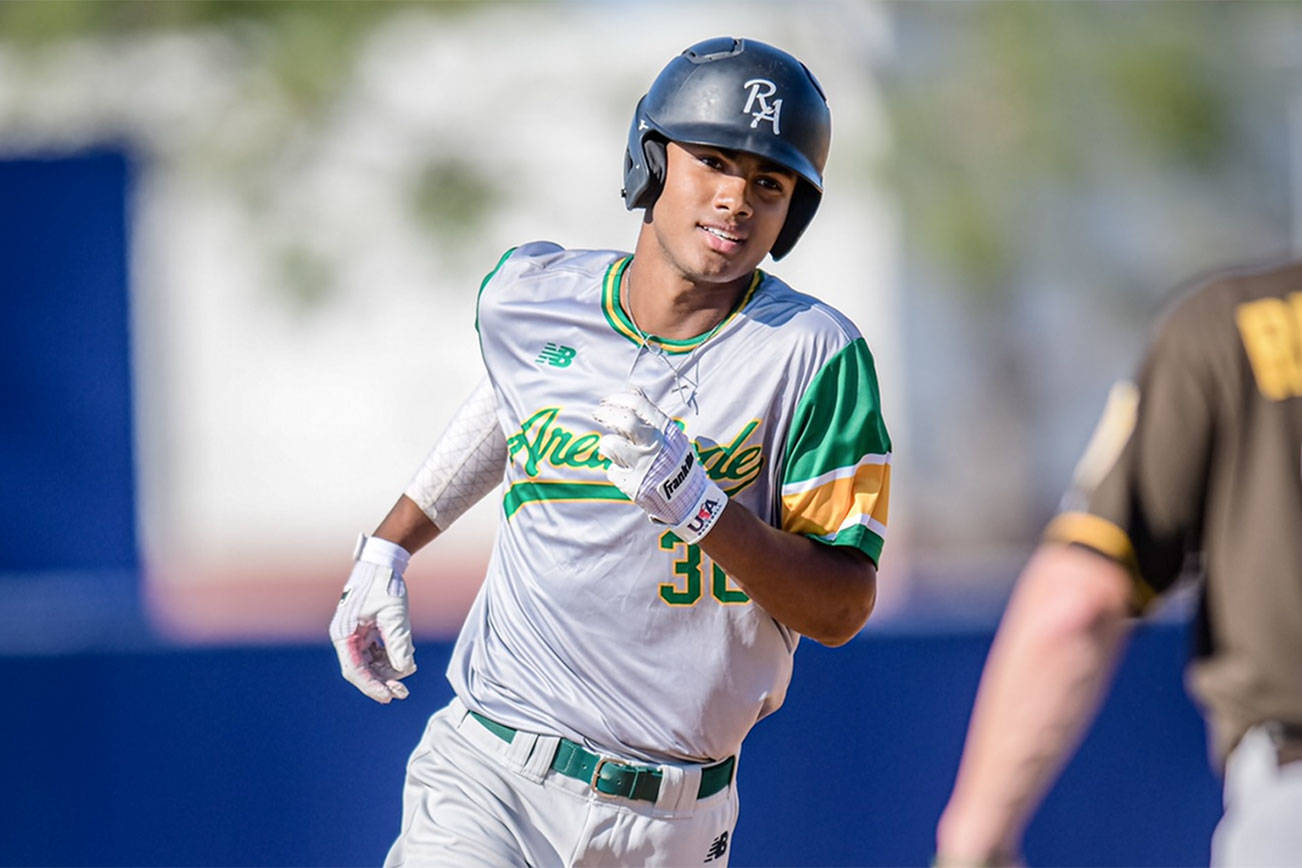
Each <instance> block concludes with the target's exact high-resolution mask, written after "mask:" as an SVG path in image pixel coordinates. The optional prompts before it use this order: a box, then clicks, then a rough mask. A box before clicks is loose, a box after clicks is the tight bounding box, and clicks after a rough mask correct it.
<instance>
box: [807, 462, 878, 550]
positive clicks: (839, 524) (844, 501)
mask: <svg viewBox="0 0 1302 868" xmlns="http://www.w3.org/2000/svg"><path fill="white" fill-rule="evenodd" d="M869 457H873V456H869ZM878 457H880V456H878ZM888 462H889V458H888V460H887V461H884V462H869V461H868V460H867V459H864V460H863V461H861V462H860V463H859V465H858V466H857V467H856V468H854V473H853V475H844V476H836V475H835V473H836V472H835V471H834V472H833V473H832V474H824V477H826V476H831V477H832V478H831V479H828V480H827V481H826V482H823V483H821V484H819V485H816V486H814V487H813V488H807V489H805V488H803V483H797V484H794V485H788V486H783V489H782V491H783V494H782V529H783V530H785V531H790V532H791V533H800V534H811V535H813V536H817V537H821V538H824V539H831V538H833V537H835V536H836V535H837V534H838V533H839V532H841V531H842V530H844V529H846V528H848V527H853V526H856V525H864V526H865V527H867V528H869V529H870V530H872V531H873V532H874V533H876V534H877V535H878V536H880V537H883V538H884V537H885V535H886V517H887V513H888V512H889V510H890V499H891V465H890V464H889V463H888ZM820 478H823V477H820ZM788 492H790V493H788Z"/></svg>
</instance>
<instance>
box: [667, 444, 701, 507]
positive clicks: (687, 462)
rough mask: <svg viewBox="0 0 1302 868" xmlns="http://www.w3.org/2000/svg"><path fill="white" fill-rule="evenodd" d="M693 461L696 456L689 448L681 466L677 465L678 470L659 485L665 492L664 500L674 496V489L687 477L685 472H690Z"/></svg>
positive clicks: (694, 461)
mask: <svg viewBox="0 0 1302 868" xmlns="http://www.w3.org/2000/svg"><path fill="white" fill-rule="evenodd" d="M695 463H696V456H695V455H694V454H693V453H692V451H691V450H690V449H689V450H687V457H686V458H684V459H683V466H682V467H679V468H678V472H677V473H675V474H674V475H673V476H671V477H670V478H668V479H666V480H665V482H664V485H662V486H660V488H661V489H662V490H663V491H664V493H665V500H669V499H670V498H672V497H673V496H674V491H676V490H677V488H678V486H680V485H682V484H683V481H684V480H685V479H687V474H688V473H690V472H691V470H692V465H693V464H695Z"/></svg>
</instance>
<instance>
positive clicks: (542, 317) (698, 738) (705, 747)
mask: <svg viewBox="0 0 1302 868" xmlns="http://www.w3.org/2000/svg"><path fill="white" fill-rule="evenodd" d="M629 261H630V257H629V256H628V255H627V254H624V253H619V252H615V251H567V250H564V249H562V248H560V247H558V246H556V245H554V244H550V243H545V242H537V243H533V244H529V245H525V246H522V247H520V248H516V249H514V250H512V251H508V253H507V254H506V255H505V256H503V257H502V260H501V261H500V262H499V263H498V266H497V268H496V269H495V270H494V271H493V272H492V273H491V274H490V275H489V276H488V277H487V278H485V280H484V283H483V284H482V286H481V288H480V297H479V304H478V312H477V322H476V327H477V329H478V331H479V338H480V345H481V348H482V352H483V357H484V362H485V364H486V367H487V369H488V374H489V378H490V379H491V381H492V384H493V388H494V391H495V393H496V397H497V406H498V417H499V421H500V424H501V426H502V430H503V432H504V434H505V437H506V441H507V450H508V453H509V454H508V463H507V469H506V475H505V479H504V496H503V503H502V515H501V521H500V526H499V529H498V534H497V538H496V542H495V544H494V549H493V554H492V558H491V561H490V563H489V567H488V574H487V577H486V578H485V581H484V584H483V587H482V588H481V590H480V592H479V595H478V597H477V598H476V600H475V603H474V606H473V607H472V609H471V611H470V613H469V615H468V617H467V620H466V624H465V626H464V628H463V629H462V632H461V635H460V637H459V638H458V641H457V644H456V648H455V649H454V651H453V655H452V660H451V663H450V664H449V667H448V677H449V679H450V681H451V682H452V685H453V687H454V689H455V690H456V692H457V694H458V695H459V696H460V697H461V698H462V700H463V701H464V702H465V703H466V705H467V706H469V707H470V708H471V709H473V710H475V711H478V712H480V713H482V714H484V715H487V716H488V717H490V718H493V719H494V720H497V721H499V722H501V723H503V724H506V725H508V726H511V727H515V728H518V729H523V730H528V731H533V732H545V733H554V734H558V735H561V736H565V737H567V738H570V739H573V740H575V741H579V742H582V743H585V744H587V745H588V746H589V747H591V748H592V749H594V750H598V751H601V752H603V753H606V754H610V755H613V756H617V757H622V758H626V759H633V760H643V761H650V762H666V761H667V762H674V761H679V762H682V761H687V762H706V761H710V760H714V759H720V758H723V757H726V756H729V755H731V754H734V753H736V752H737V750H738V748H739V746H740V744H741V741H742V739H743V738H744V736H745V735H746V733H747V732H748V731H749V730H750V728H751V726H753V725H754V724H755V722H756V721H758V720H760V719H761V718H763V717H764V716H766V715H768V714H770V713H771V712H773V711H774V710H775V709H777V708H778V707H779V706H780V705H781V704H782V700H783V697H784V695H785V693H786V688H787V683H788V681H789V679H790V675H791V667H792V656H793V654H794V652H795V648H796V644H797V642H798V640H799V636H798V635H797V634H796V633H794V632H793V631H791V630H789V629H788V628H786V627H784V626H783V625H781V624H779V623H778V622H777V621H776V620H774V619H773V617H772V616H770V615H769V614H768V613H766V612H765V611H763V610H762V609H760V608H759V607H758V606H756V605H754V604H753V603H752V602H751V601H750V599H749V598H748V597H747V595H746V594H745V592H744V591H742V590H741V589H740V588H739V587H738V586H737V585H736V584H735V583H734V582H733V581H732V580H731V579H730V578H729V577H728V576H727V574H726V573H724V571H723V570H722V569H721V568H720V567H719V566H718V565H716V564H714V563H713V562H711V560H710V558H709V557H708V556H707V555H705V554H704V553H703V552H702V551H701V549H700V548H699V547H698V546H695V545H687V544H685V543H683V542H682V541H681V540H680V539H678V538H677V537H676V536H675V535H674V533H673V532H672V531H670V530H668V529H667V528H665V527H664V526H662V525H656V524H654V523H652V522H651V521H649V520H648V518H647V516H646V514H645V513H644V512H643V511H642V510H641V509H640V508H638V507H637V506H636V505H635V504H633V503H631V502H630V501H629V500H628V499H627V498H626V497H625V496H624V495H623V494H622V493H621V492H620V491H619V490H618V489H617V488H616V487H615V486H614V485H613V484H611V483H610V482H609V481H608V479H607V477H606V474H605V467H606V462H607V460H606V459H605V458H603V457H602V456H601V455H600V453H599V452H598V446H597V441H598V438H599V436H600V434H601V432H600V431H599V430H598V429H597V426H596V424H595V423H594V422H593V421H592V419H591V413H592V411H593V409H594V408H595V407H596V405H597V403H598V402H599V401H600V400H601V399H602V398H603V397H605V396H606V395H609V394H612V393H615V392H618V391H621V390H623V389H626V388H628V387H629V386H630V385H636V386H639V387H641V388H642V389H643V390H644V391H645V392H646V394H647V395H648V396H649V397H650V398H651V400H653V401H654V402H656V403H657V404H658V405H659V406H660V407H661V408H662V409H663V410H664V411H665V412H666V413H668V414H669V415H670V416H672V417H674V418H675V419H676V420H678V421H679V422H681V424H682V425H683V427H684V429H685V431H686V433H687V435H688V437H689V438H690V439H691V440H692V441H693V443H694V445H695V447H696V450H697V454H698V456H699V458H700V460H701V462H702V464H703V465H704V466H705V468H706V471H707V472H708V473H709V475H710V476H711V478H713V479H714V480H715V481H716V482H717V483H718V484H719V486H720V487H721V488H722V489H723V490H724V491H726V492H727V493H728V494H729V496H730V497H732V498H733V499H735V500H736V501H737V502H738V503H740V504H742V505H744V506H746V507H747V508H748V509H750V510H751V511H752V512H754V513H755V514H756V515H757V516H759V517H760V518H761V519H763V520H765V521H767V522H769V523H770V524H772V525H774V526H777V527H781V528H783V529H785V530H788V531H791V532H794V533H801V534H806V535H809V536H811V537H814V538H816V539H819V540H821V541H822V542H825V543H827V544H831V545H842V546H853V547H856V548H858V549H860V550H862V551H864V552H866V553H867V554H868V555H869V556H870V557H872V558H873V559H874V560H877V559H878V558H879V557H880V554H881V548H882V543H883V540H884V537H885V533H886V520H887V507H888V501H889V491H890V438H889V436H888V434H887V431H886V427H885V424H884V423H883V421H882V415H881V410H880V400H879V396H878V389H877V381H876V373H875V371H874V368H873V361H872V356H871V354H870V353H869V351H868V347H867V345H866V343H865V342H864V340H863V338H862V337H861V336H860V335H859V333H858V331H857V330H856V329H855V327H854V326H853V325H852V324H851V323H850V322H849V320H847V319H846V318H845V317H844V316H843V315H841V314H840V313H839V312H837V311H836V310H834V309H832V308H831V307H829V306H828V305H826V304H824V303H822V302H820V301H818V300H817V299H815V298H813V297H810V296H808V295H802V294H800V293H797V292H795V291H793V290H792V289H791V288H790V287H788V286H786V285H785V284H784V283H782V282H781V281H780V280H778V279H776V278H774V277H772V276H770V275H767V274H765V273H763V272H759V271H757V272H756V273H755V276H754V279H753V280H752V282H751V284H750V286H749V287H748V289H747V291H746V292H745V293H744V294H743V297H742V298H741V299H740V301H739V303H738V305H737V307H736V309H734V310H733V311H732V313H731V314H730V315H729V316H728V317H727V318H725V319H724V321H723V322H721V323H720V324H719V325H718V326H717V327H715V328H714V329H712V330H711V331H710V332H708V333H707V334H704V335H700V336H698V337H697V338H694V339H692V340H685V341H673V340H662V339H658V338H656V337H654V336H649V337H646V338H644V337H643V336H642V335H641V333H640V332H639V331H638V330H637V327H636V326H635V325H634V324H633V322H632V320H631V319H630V317H629V316H628V314H627V313H626V312H625V310H624V309H623V307H622V305H621V304H620V300H619V286H620V279H621V277H622V274H623V271H624V269H625V268H626V267H627V265H628V263H629ZM792 581H797V582H798V581H800V576H798V575H796V576H792Z"/></svg>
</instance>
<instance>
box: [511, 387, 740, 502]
mask: <svg viewBox="0 0 1302 868" xmlns="http://www.w3.org/2000/svg"><path fill="white" fill-rule="evenodd" d="M560 412H561V408H560V407H544V408H542V409H541V410H538V411H537V412H535V413H534V414H533V415H531V416H530V417H529V418H528V419H525V420H524V422H522V423H521V424H520V430H519V431H517V432H516V433H515V434H512V435H511V436H510V437H508V438H507V441H506V450H507V457H508V459H509V460H512V461H514V460H516V457H517V456H519V455H520V454H521V453H523V456H524V461H523V464H524V472H525V473H526V474H527V475H529V476H530V477H536V476H538V474H539V473H540V472H541V471H542V465H544V464H548V465H551V466H552V467H573V468H591V469H600V470H605V469H606V468H607V467H609V466H610V459H609V458H606V457H605V456H603V455H602V454H601V453H600V452H599V451H598V445H599V442H600V440H601V435H600V434H599V433H597V432H595V431H587V432H584V433H582V434H579V433H576V432H574V431H571V430H569V429H567V428H566V427H565V426H563V425H559V424H557V422H556V418H557V417H558V416H559V415H560ZM675 422H676V423H677V424H678V425H679V426H680V427H681V426H682V422H681V421H680V420H675ZM759 427H760V420H759V419H752V420H751V421H749V422H747V423H746V425H745V426H744V427H743V428H742V429H741V431H739V432H738V433H737V436H735V437H733V438H732V440H730V441H729V442H727V443H712V442H709V441H706V442H702V441H701V440H700V439H696V440H693V441H692V445H693V446H695V447H696V454H697V455H698V456H700V459H701V466H702V467H704V468H705V472H706V474H707V475H708V476H709V477H710V478H711V479H713V480H714V481H715V482H717V483H719V487H720V488H722V489H723V490H724V491H725V492H726V493H727V494H729V495H732V494H736V493H737V492H738V491H741V490H742V489H743V488H745V487H746V486H748V485H750V484H751V483H752V482H754V481H755V479H756V478H757V477H758V476H759V473H760V469H761V468H762V467H763V466H764V452H763V447H761V446H760V445H759V444H751V445H747V443H748V441H749V440H750V439H751V438H752V437H753V436H754V435H755V433H756V431H757V430H758V429H759ZM707 443H708V445H707Z"/></svg>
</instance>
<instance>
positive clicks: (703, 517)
mask: <svg viewBox="0 0 1302 868" xmlns="http://www.w3.org/2000/svg"><path fill="white" fill-rule="evenodd" d="M718 511H719V501H717V500H707V501H706V502H705V503H703V504H701V508H700V509H698V510H697V511H696V515H694V516H692V520H691V521H689V522H688V523H687V529H688V530H689V531H691V532H692V533H700V532H701V531H703V530H704V529H705V527H706V525H708V524H709V523H710V519H712V518H714V514H715V513H716V512H718Z"/></svg>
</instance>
